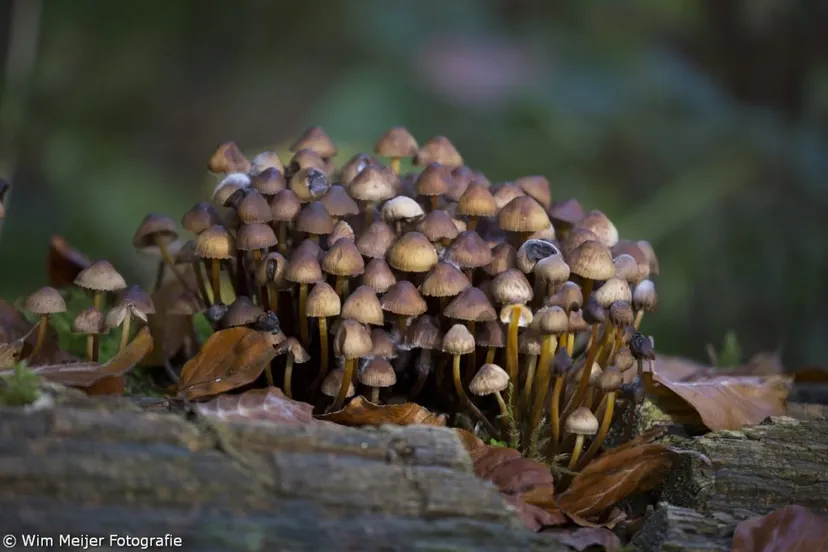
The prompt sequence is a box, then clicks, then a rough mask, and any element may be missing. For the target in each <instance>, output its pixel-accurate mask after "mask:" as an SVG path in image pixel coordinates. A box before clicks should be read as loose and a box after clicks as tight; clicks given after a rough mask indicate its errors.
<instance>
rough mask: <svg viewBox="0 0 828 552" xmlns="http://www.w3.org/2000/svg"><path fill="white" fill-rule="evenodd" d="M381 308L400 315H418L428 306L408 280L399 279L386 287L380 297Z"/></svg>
mask: <svg viewBox="0 0 828 552" xmlns="http://www.w3.org/2000/svg"><path fill="white" fill-rule="evenodd" d="M380 305H382V308H383V310H387V311H388V312H391V313H393V314H397V315H400V316H419V315H421V314H423V313H424V312H425V311H426V310H428V307H427V306H426V302H425V300H424V299H423V298H422V296H421V295H420V292H419V291H417V288H416V287H414V284H412V283H411V282H409V281H408V280H400V281H398V282H396V283H395V284H394V285H393V286H391V287H390V288H388V291H386V292H385V293H384V294H383V295H382V297H381V298H380Z"/></svg>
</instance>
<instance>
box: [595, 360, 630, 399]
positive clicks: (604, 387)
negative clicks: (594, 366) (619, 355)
mask: <svg viewBox="0 0 828 552" xmlns="http://www.w3.org/2000/svg"><path fill="white" fill-rule="evenodd" d="M622 383H624V378H623V376H622V375H621V372H620V371H619V370H618V368H616V367H615V366H607V369H606V370H604V371H603V372H602V373H601V375H600V376H598V381H597V382H595V387H596V388H598V389H600V390H601V391H603V392H604V393H609V392H610V391H618V390H619V389H621V384H622Z"/></svg>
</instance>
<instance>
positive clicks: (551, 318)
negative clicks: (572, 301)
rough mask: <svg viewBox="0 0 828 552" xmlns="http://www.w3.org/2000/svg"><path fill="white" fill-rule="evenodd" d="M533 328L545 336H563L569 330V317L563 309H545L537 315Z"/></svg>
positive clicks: (555, 307)
mask: <svg viewBox="0 0 828 552" xmlns="http://www.w3.org/2000/svg"><path fill="white" fill-rule="evenodd" d="M532 328H534V329H536V330H537V331H539V332H541V333H543V334H555V335H557V334H561V333H563V332H565V331H567V330H568V329H569V316H568V315H567V314H566V311H565V310H563V309H562V308H561V307H557V306H549V307H543V308H541V309H539V310H538V312H536V313H535V316H534V318H533V320H532Z"/></svg>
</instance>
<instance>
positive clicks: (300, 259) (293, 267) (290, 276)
mask: <svg viewBox="0 0 828 552" xmlns="http://www.w3.org/2000/svg"><path fill="white" fill-rule="evenodd" d="M323 279H324V276H323V275H322V267H320V266H319V261H317V260H316V257H315V256H313V255H311V254H308V253H304V252H301V251H298V250H297V251H294V252H293V255H291V256H290V261H289V262H288V266H287V268H286V269H285V280H287V281H289V282H296V283H297V284H313V283H315V282H319V281H321V280H323Z"/></svg>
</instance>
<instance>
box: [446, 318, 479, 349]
mask: <svg viewBox="0 0 828 552" xmlns="http://www.w3.org/2000/svg"><path fill="white" fill-rule="evenodd" d="M443 351H445V352H446V353H448V354H450V355H467V354H469V353H471V352H472V351H474V336H473V335H472V334H471V332H469V330H468V328H466V326H464V325H463V324H455V325H454V326H452V327H451V328H449V331H447V332H446V335H444V336H443Z"/></svg>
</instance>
